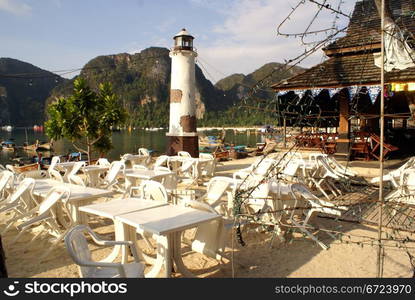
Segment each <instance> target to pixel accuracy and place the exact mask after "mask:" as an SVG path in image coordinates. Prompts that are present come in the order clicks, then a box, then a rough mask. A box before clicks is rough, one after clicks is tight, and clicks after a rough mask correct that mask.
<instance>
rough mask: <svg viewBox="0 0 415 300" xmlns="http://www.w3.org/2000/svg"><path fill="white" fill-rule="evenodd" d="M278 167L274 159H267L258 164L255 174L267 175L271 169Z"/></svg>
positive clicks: (254, 170)
mask: <svg viewBox="0 0 415 300" xmlns="http://www.w3.org/2000/svg"><path fill="white" fill-rule="evenodd" d="M274 165H276V161H275V160H273V159H269V158H265V159H263V160H262V161H260V162H259V163H258V165H257V166H256V167H254V169H253V173H254V174H255V175H262V176H264V175H266V174H267V173H268V172H269V171H270V169H271V168H272V167H273V166H274Z"/></svg>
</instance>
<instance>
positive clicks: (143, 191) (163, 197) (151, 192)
mask: <svg viewBox="0 0 415 300" xmlns="http://www.w3.org/2000/svg"><path fill="white" fill-rule="evenodd" d="M136 190H139V195H140V196H139V199H143V200H150V201H157V202H161V203H168V200H169V198H168V193H167V190H166V188H165V187H164V186H163V185H162V184H161V183H160V182H157V181H154V180H145V181H143V183H142V184H141V185H140V186H139V187H133V188H131V189H130V197H131V198H137V197H135V196H134V192H135V191H136ZM136 232H137V233H138V234H140V235H141V236H142V237H143V239H144V241H145V242H146V243H147V245H148V246H149V247H150V248H152V249H154V246H153V245H152V244H151V242H150V240H149V239H148V238H149V237H152V236H153V235H152V234H151V233H148V232H146V231H144V230H142V229H140V228H137V229H136Z"/></svg>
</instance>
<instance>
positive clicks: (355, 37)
mask: <svg viewBox="0 0 415 300" xmlns="http://www.w3.org/2000/svg"><path fill="white" fill-rule="evenodd" d="M389 2H390V11H391V13H392V14H393V17H394V19H395V22H396V24H397V25H398V26H399V27H400V28H401V29H403V30H407V31H408V32H409V35H411V34H414V35H415V14H414V12H415V5H414V4H413V1H411V0H392V1H389ZM412 14H414V16H412ZM324 51H325V53H326V55H327V56H329V59H328V60H326V61H325V62H323V63H321V64H319V65H316V66H314V67H312V68H310V69H308V70H307V71H305V72H304V73H301V74H299V75H296V76H293V77H291V78H289V79H287V80H284V81H282V82H278V83H276V84H274V85H272V88H273V89H275V90H276V91H278V90H295V89H311V88H334V87H346V86H352V85H359V86H364V85H376V84H377V85H378V84H379V82H380V68H379V67H377V66H375V64H374V57H373V53H376V52H380V18H379V14H378V12H377V10H376V6H375V3H374V1H373V0H364V1H360V2H356V5H355V9H354V12H353V14H352V18H351V19H350V23H349V26H348V29H347V33H346V36H344V37H341V38H339V39H337V40H336V41H335V42H333V43H332V44H330V45H329V46H327V47H326V48H325V49H324ZM410 81H415V68H408V69H405V70H402V71H399V70H397V71H391V72H387V73H385V83H392V82H410Z"/></svg>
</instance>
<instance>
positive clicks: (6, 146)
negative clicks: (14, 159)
mask: <svg viewBox="0 0 415 300" xmlns="http://www.w3.org/2000/svg"><path fill="white" fill-rule="evenodd" d="M1 149H2V150H5V151H15V150H16V144H15V142H14V141H13V140H11V139H10V140H5V141H3V142H1Z"/></svg>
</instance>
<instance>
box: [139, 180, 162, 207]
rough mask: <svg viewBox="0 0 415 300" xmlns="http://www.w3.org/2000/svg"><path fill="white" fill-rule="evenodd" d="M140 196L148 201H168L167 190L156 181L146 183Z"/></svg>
mask: <svg viewBox="0 0 415 300" xmlns="http://www.w3.org/2000/svg"><path fill="white" fill-rule="evenodd" d="M140 194H141V197H142V198H143V199H146V200H153V201H161V202H167V201H168V195H167V191H166V188H165V187H164V186H163V185H162V184H161V183H160V182H157V181H154V180H146V181H144V182H143V183H142V184H141V186H140Z"/></svg>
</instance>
